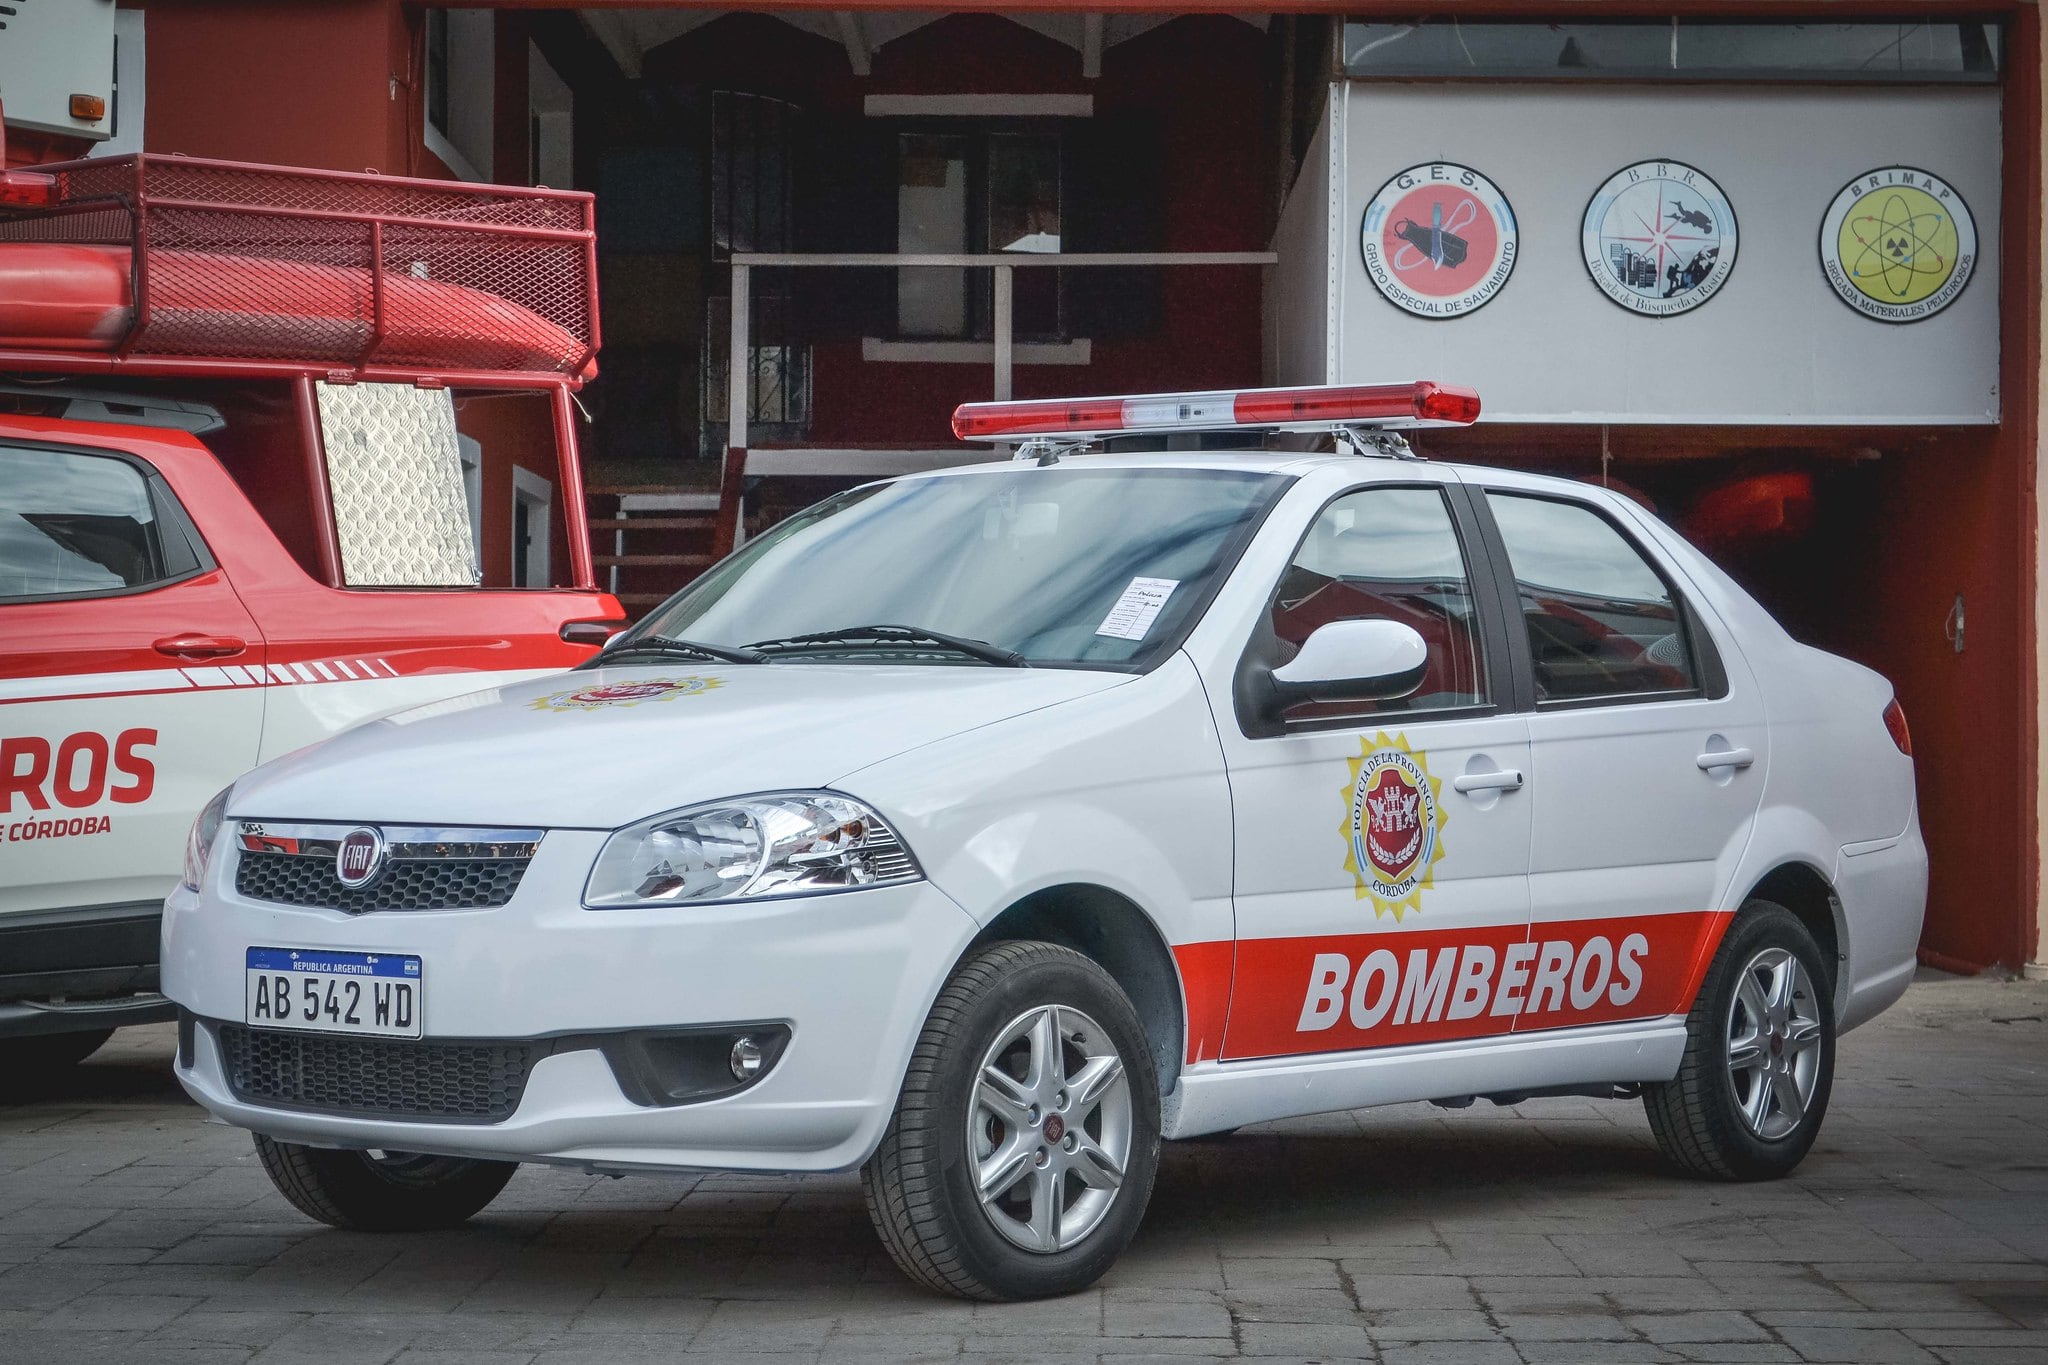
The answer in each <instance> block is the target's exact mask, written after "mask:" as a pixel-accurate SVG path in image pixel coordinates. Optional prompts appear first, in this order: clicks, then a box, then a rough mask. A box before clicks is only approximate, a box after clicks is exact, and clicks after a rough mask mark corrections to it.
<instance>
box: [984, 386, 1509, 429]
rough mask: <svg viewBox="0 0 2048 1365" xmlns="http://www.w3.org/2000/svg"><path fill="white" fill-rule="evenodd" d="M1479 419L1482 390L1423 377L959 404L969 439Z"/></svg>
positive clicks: (1468, 421)
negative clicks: (1392, 381)
mask: <svg viewBox="0 0 2048 1365" xmlns="http://www.w3.org/2000/svg"><path fill="white" fill-rule="evenodd" d="M1478 418H1479V395H1478V394H1477V393H1476V392H1474V391H1473V390H1471V389H1467V388H1460V387H1459V386H1457V385H1455V384H1436V383H1432V382H1430V381H1428V380H1419V381H1417V382H1415V383H1412V384H1342V385H1322V386H1316V387H1313V388H1295V389H1236V390H1219V391H1217V392H1214V393H1146V394H1132V395H1126V396H1124V397H1120V398H1039V399H1027V400H1025V401H1022V402H1014V403H962V404H961V405H960V406H959V407H957V408H955V409H954V410H953V435H954V436H956V437H958V438H959V439H960V440H963V441H1004V440H1008V439H1010V438H1012V437H1027V436H1068V437H1074V438H1077V439H1078V438H1082V437H1097V436H1116V435H1125V434H1138V433H1143V432H1161V431H1216V430H1219V429H1224V428H1228V427H1258V428H1262V429H1264V430H1268V431H1324V430H1328V429H1329V428H1331V427H1336V426H1370V427H1419V426H1469V425H1470V424H1471V423H1473V422H1475V421H1477V420H1478Z"/></svg>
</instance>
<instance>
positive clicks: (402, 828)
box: [235, 820, 543, 915]
mask: <svg viewBox="0 0 2048 1365" xmlns="http://www.w3.org/2000/svg"><path fill="white" fill-rule="evenodd" d="M542 837H543V832H542V831H541V830H537V829H473V828H463V827H447V826H439V825H433V826H423V825H384V826H381V827H379V826H371V825H328V824H317V825H300V824H281V823H278V822H276V821H270V820H243V821H240V822H238V823H237V826H236V831H235V851H236V856H237V858H238V861H237V863H236V864H235V890H236V891H237V892H238V893H240V894H241V895H244V896H247V897H248V898H249V899H251V900H259V901H269V902H270V903H271V904H273V905H314V906H321V907H324V908H326V909H329V910H344V911H347V912H348V913H349V914H352V915H353V914H361V913H363V912H364V911H367V910H489V909H494V908H496V907H497V906H500V905H503V904H505V903H506V902H507V901H509V900H511V899H512V893H513V892H515V891H517V890H518V889H519V881H520V878H522V877H524V876H525V875H526V868H527V865H528V864H529V863H531V862H532V861H533V855H534V854H535V853H536V852H537V851H538V850H539V848H540V841H541V839H542ZM351 840H353V841H356V851H358V852H360V851H361V850H362V841H364V840H369V841H372V842H371V855H370V857H371V864H370V870H371V875H370V880H369V881H368V882H367V883H365V884H364V885H362V886H357V887H347V886H343V885H342V884H341V876H340V866H339V856H340V854H341V851H342V848H343V845H344V844H347V843H349V842H350V841H351Z"/></svg>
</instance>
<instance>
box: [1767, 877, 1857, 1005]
mask: <svg viewBox="0 0 2048 1365" xmlns="http://www.w3.org/2000/svg"><path fill="white" fill-rule="evenodd" d="M1753 900H1766V901H1772V902H1775V903H1776V904H1778V905H1782V906H1784V907H1785V908H1786V909H1787V910H1790V911H1791V912H1792V913H1793V914H1794V915H1796V916H1798V918H1799V922H1800V923H1802V924H1804V925H1805V926H1806V929H1807V932H1808V933H1810V934H1812V935H1813V941H1814V942H1815V943H1816V944H1818V945H1819V947H1820V956H1821V961H1822V962H1823V963H1824V964H1825V965H1826V967H1827V972H1828V992H1829V994H1830V995H1832V996H1833V997H1834V999H1835V1003H1836V1007H1837V1008H1838V1009H1839V1008H1840V1006H1841V1001H1842V989H1843V981H1844V980H1845V978H1846V976H1847V972H1846V971H1845V968H1846V967H1847V966H1848V956H1849V952H1848V936H1847V934H1846V932H1845V929H1846V926H1845V925H1844V924H1843V922H1842V921H1843V915H1842V900H1841V897H1839V896H1837V895H1836V894H1835V888H1834V885H1833V883H1831V882H1830V881H1829V880H1828V878H1827V875H1826V874H1825V873H1823V872H1822V871H1820V869H1818V868H1816V867H1814V866H1813V865H1812V864H1811V863H1807V862H1801V861H1798V860H1789V861H1786V862H1781V863H1779V864H1778V865H1777V866H1776V867H1773V868H1772V869H1771V870H1770V871H1768V872H1766V873H1764V875H1763V876H1762V877H1761V878H1759V879H1758V880H1757V882H1756V884H1755V885H1753V886H1751V887H1750V889H1749V892H1748V894H1746V895H1745V896H1743V898H1742V904H1744V905H1746V904H1748V903H1749V902H1750V901H1753Z"/></svg>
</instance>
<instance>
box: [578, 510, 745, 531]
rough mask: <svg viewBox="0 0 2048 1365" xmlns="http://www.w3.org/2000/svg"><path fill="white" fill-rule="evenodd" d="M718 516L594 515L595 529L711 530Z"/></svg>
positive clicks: (706, 514)
mask: <svg viewBox="0 0 2048 1365" xmlns="http://www.w3.org/2000/svg"><path fill="white" fill-rule="evenodd" d="M717 525H718V518H717V517H715V516H713V515H711V513H709V512H706V513H704V514H703V515H702V516H695V517H593V518H591V520H590V529H591V530H593V531H709V530H712V529H713V528H715V527H716V526H717Z"/></svg>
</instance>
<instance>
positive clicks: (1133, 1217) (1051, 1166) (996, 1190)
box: [861, 942, 1159, 1301]
mask: <svg viewBox="0 0 2048 1365" xmlns="http://www.w3.org/2000/svg"><path fill="white" fill-rule="evenodd" d="M1053 1058H1056V1059H1057V1060H1056V1063H1055V1064H1054V1065H1050V1066H1048V1065H1044V1064H1043V1063H1044V1062H1045V1061H1046V1060H1047V1059H1053ZM1112 1059H1113V1060H1112ZM998 1073H1000V1074H998ZM1005 1078H1007V1079H1005ZM1158 1167H1159V1080H1158V1076H1157V1073H1156V1072H1155V1070H1154V1068H1153V1066H1152V1062H1151V1049H1150V1047H1149V1045H1148V1044H1147V1041H1146V1037H1145V1030H1144V1026H1143V1025H1142V1024H1141V1023H1140V1022H1139V1020H1138V1014H1137V1011H1136V1010H1135V1009H1133V1008H1132V1007H1131V1002H1130V1000H1129V998H1128V997H1127V996H1126V995H1125V994H1124V992H1123V990H1122V989H1121V988H1120V987H1119V986H1118V985H1117V983H1116V981H1115V980H1114V979H1113V978H1112V977H1111V976H1110V975H1109V973H1107V972H1105V971H1104V970H1103V969H1102V968H1101V967H1099V966H1097V965H1096V964H1095V963H1094V962H1092V961H1090V960H1089V959H1088V958H1086V957H1083V956H1082V955H1081V954H1079V953H1076V952H1073V951H1072V950H1070V949H1067V948H1062V947H1059V946H1057V945H1054V944H1050V943H1038V942H1009V943H999V944H996V945H994V946H992V947H989V948H986V949H983V950H982V951H980V952H977V953H974V954H973V955H971V956H970V957H968V958H967V959H966V960H965V961H964V962H962V963H961V964H960V965H959V967H958V968H957V969H955V971H954V972H953V975H952V977H951V978H950V979H949V980H948V981H947V982H946V985H945V988H944V989H943V990H941V991H940V992H939V998H938V1001H937V1002H936V1003H935V1004H934V1005H933V1006H932V1010H931V1014H930V1015H929V1016H928V1017H927V1018H926V1020H925V1025H924V1030H923V1032H922V1033H920V1034H919V1036H918V1040H917V1046H916V1049H915V1051H914V1052H913V1053H912V1055H911V1060H910V1068H909V1071H908V1073H907V1074H906V1075H905V1077H904V1081H903V1090H902V1094H901V1097H900V1098H899V1100H898V1101H897V1105H896V1112H895V1114H894V1116H893V1117H892V1118H891V1119H890V1122H889V1127H888V1129H887V1131H886V1132H884V1134H883V1136H882V1142H881V1145H880V1147H878V1148H877V1149H876V1151H875V1154H874V1156H873V1157H871V1158H870V1159H869V1160H868V1163H867V1164H866V1165H865V1166H863V1167H862V1168H861V1186H862V1188H863V1190H864V1191H865V1192H866V1195H867V1204H868V1216H869V1217H870V1218H871V1219H872V1220H873V1221H874V1225H875V1230H876V1231H877V1232H878V1233H880V1234H881V1238H882V1242H883V1244H884V1245H885V1246H887V1247H888V1249H889V1254H890V1256H891V1257H893V1258H894V1259H895V1261H896V1264H897V1265H898V1266H899V1267H901V1268H902V1270H903V1272H904V1274H906V1275H908V1276H909V1277H910V1278H911V1279H912V1280H915V1281H917V1282H918V1283H920V1284H923V1285H925V1286H927V1287H928V1288H931V1289H934V1290H937V1291H939V1292H940V1293H944V1294H954V1295H958V1296H959V1297H962V1298H968V1299H981V1300H986V1301H1002V1300H1013V1299H1032V1298H1045V1297H1049V1296H1052V1295H1056V1294H1071V1293H1074V1292H1075V1291H1077V1290H1081V1289H1085V1288H1087V1287H1088V1286H1089V1285H1091V1284H1093V1283H1094V1282H1095V1281H1096V1280H1098V1279H1100V1278H1101V1277H1102V1275H1103V1273H1104V1272H1105V1271H1107V1270H1108V1269H1109V1267H1110V1266H1111V1265H1112V1264H1113V1263H1114V1262H1115V1261H1116V1258H1117V1257H1118V1256H1119V1255H1121V1254H1122V1253H1123V1250H1124V1248H1125V1247H1126V1246H1128V1245H1129V1244H1130V1240H1131V1237H1132V1235H1133V1234H1135V1233H1136V1232H1137V1229H1138V1223H1139V1221H1140V1220H1141V1219H1142V1218H1143V1217H1144V1215H1145V1205H1146V1203H1147V1201H1148V1200H1150V1198H1151V1195H1152V1179H1153V1176H1154V1175H1155V1173H1156V1172H1157V1171H1158ZM984 1182H986V1187H987V1188H988V1190H989V1192H990V1193H989V1196H988V1198H986V1199H984V1198H983V1195H982V1188H983V1185H984Z"/></svg>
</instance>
